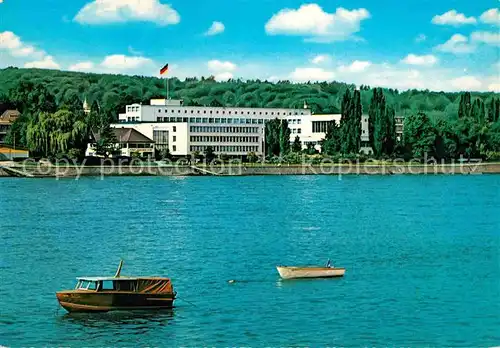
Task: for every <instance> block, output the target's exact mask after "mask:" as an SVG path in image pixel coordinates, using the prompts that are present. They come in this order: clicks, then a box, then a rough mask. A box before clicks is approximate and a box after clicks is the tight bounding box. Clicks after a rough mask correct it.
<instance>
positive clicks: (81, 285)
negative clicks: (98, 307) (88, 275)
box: [75, 280, 97, 291]
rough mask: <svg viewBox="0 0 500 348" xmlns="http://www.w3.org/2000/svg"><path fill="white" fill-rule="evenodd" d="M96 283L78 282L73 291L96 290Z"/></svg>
mask: <svg viewBox="0 0 500 348" xmlns="http://www.w3.org/2000/svg"><path fill="white" fill-rule="evenodd" d="M96 289H97V283H96V282H91V281H88V280H79V281H78V283H77V284H76V286H75V290H94V291H95V290H96Z"/></svg>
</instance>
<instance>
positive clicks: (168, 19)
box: [74, 0, 180, 25]
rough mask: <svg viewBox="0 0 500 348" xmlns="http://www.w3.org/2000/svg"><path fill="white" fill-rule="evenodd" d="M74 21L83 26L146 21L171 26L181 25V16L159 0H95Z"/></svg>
mask: <svg viewBox="0 0 500 348" xmlns="http://www.w3.org/2000/svg"><path fill="white" fill-rule="evenodd" d="M74 20H75V21H76V22H78V23H81V24H106V23H121V22H127V21H145V22H154V23H156V24H158V25H170V24H177V23H179V22H180V16H179V13H177V11H176V10H174V9H173V8H172V7H171V6H170V5H166V4H162V3H160V1H159V0H94V1H91V2H89V3H87V4H86V5H85V6H84V7H83V8H81V9H80V11H79V12H78V13H77V15H76V16H75V18H74Z"/></svg>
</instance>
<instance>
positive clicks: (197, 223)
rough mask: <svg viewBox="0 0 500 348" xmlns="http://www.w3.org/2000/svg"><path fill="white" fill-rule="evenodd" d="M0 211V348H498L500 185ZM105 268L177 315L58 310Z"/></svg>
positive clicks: (112, 187) (80, 198)
mask: <svg viewBox="0 0 500 348" xmlns="http://www.w3.org/2000/svg"><path fill="white" fill-rule="evenodd" d="M0 207H1V215H0V236H1V241H2V244H1V246H0V251H1V253H0V302H1V303H0V346H1V345H3V346H13V347H15V346H56V345H57V346H75V347H78V346H162V347H177V346H273V347H274V346H297V345H300V346H305V345H308V346H327V345H328V346H346V347H352V346H403V345H404V346H429V345H431V346H464V347H465V346H467V347H471V346H492V345H497V346H498V345H500V332H499V328H500V301H499V298H500V281H499V280H500V175H491V176H487V175H481V176H390V177H387V176H386V177H383V176H370V177H368V176H352V177H342V178H340V179H339V178H338V177H336V176H286V177H285V176H269V177H218V178H216V177H186V178H130V177H127V178H125V177H122V178H106V179H104V180H100V179H99V178H85V179H81V180H77V181H75V180H70V179H68V180H53V179H38V180H29V179H14V178H12V179H11V178H5V179H0ZM120 258H123V259H124V260H125V264H124V268H123V271H122V274H123V275H162V276H168V277H171V278H172V280H173V285H174V288H175V290H176V291H177V292H178V296H179V298H178V300H177V301H176V303H175V304H176V307H175V308H174V309H173V310H172V311H166V312H165V311H164V312H156V313H147V312H146V313H133V312H121V313H119V312H117V313H108V314H97V315H96V314H93V315H87V314H80V315H69V314H66V312H65V311H64V310H63V309H59V306H58V303H57V300H56V298H55V292H56V291H57V290H60V289H67V288H72V287H73V286H74V278H75V277H76V276H106V275H110V276H111V275H113V274H114V272H115V270H116V267H117V265H118V262H119V260H120ZM328 258H330V259H331V260H332V263H333V264H334V265H335V266H343V267H346V268H347V272H346V275H345V277H344V278H341V279H329V280H328V279H327V280H325V279H323V280H308V281H304V280H302V281H281V280H280V279H279V276H278V274H277V272H276V269H275V266H276V265H279V264H286V265H296V264H323V263H326V261H327V260H328ZM229 280H236V282H234V283H228V281H229Z"/></svg>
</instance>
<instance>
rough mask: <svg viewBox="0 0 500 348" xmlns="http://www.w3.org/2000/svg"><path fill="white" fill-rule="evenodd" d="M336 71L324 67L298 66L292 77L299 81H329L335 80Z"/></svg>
mask: <svg viewBox="0 0 500 348" xmlns="http://www.w3.org/2000/svg"><path fill="white" fill-rule="evenodd" d="M334 77H335V73H334V72H333V71H328V70H325V69H322V68H296V69H295V70H294V71H293V72H292V73H291V74H290V78H291V79H292V80H293V81H297V82H307V81H329V80H333V78H334Z"/></svg>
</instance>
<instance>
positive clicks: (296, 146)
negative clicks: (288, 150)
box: [292, 135, 302, 152]
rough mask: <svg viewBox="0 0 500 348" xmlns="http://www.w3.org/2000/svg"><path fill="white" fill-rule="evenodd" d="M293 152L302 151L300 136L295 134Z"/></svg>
mask: <svg viewBox="0 0 500 348" xmlns="http://www.w3.org/2000/svg"><path fill="white" fill-rule="evenodd" d="M292 151H293V152H301V151H302V143H301V142H300V137H299V136H298V135H297V136H296V137H295V140H294V141H293V145H292Z"/></svg>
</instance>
